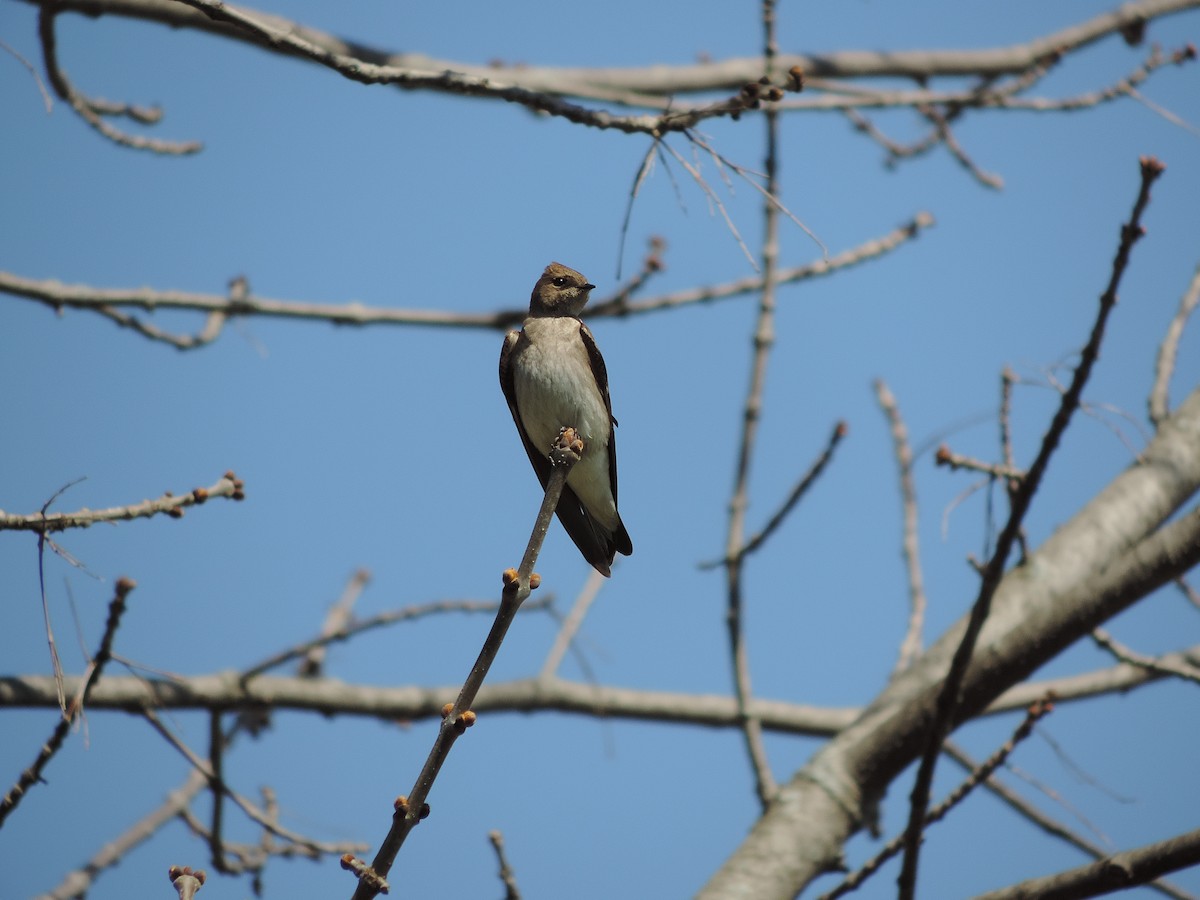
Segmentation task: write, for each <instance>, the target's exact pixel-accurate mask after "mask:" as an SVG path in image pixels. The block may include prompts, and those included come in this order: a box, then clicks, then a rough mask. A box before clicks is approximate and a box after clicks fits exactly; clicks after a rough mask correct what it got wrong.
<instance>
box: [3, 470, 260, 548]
mask: <svg viewBox="0 0 1200 900" xmlns="http://www.w3.org/2000/svg"><path fill="white" fill-rule="evenodd" d="M214 497H227V498H230V499H233V500H244V499H245V485H244V484H243V482H242V480H241V479H240V478H238V477H237V476H236V475H234V474H233V472H226V473H225V474H224V475H223V476H222V477H221V478H220V480H219V481H217V482H216V483H215V484H212V485H210V486H208V487H206V488H193V489H192V490H190V491H188V492H187V493H186V494H180V495H179V496H176V495H174V494H172V493H170V492H168V493H165V494H163V495H162V496H161V497H157V498H156V499H154V500H143V501H142V502H141V503H131V504H130V505H128V506H113V507H109V508H108V509H81V510H78V511H76V512H72V513H49V514H47V513H45V512H36V513H31V514H29V515H20V514H17V513H13V514H9V513H5V512H4V511H3V510H0V531H4V530H9V531H33V532H36V533H38V534H42V535H45V534H51V533H53V532H55V531H65V530H66V529H68V528H88V527H90V526H92V525H95V524H96V523H97V522H122V521H128V520H130V519H148V518H150V517H151V516H156V515H158V514H159V513H166V514H167V515H168V516H170V517H171V518H173V519H177V518H179V517H180V516H182V515H183V511H184V510H185V509H187V508H188V507H189V506H199V505H200V504H202V503H204V502H205V501H207V500H211V499H213V498H214Z"/></svg>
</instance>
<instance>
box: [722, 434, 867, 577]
mask: <svg viewBox="0 0 1200 900" xmlns="http://www.w3.org/2000/svg"><path fill="white" fill-rule="evenodd" d="M849 432H850V429H849V426H848V425H846V423H845V422H838V423H837V425H835V426H834V428H833V431H832V432H831V433H830V435H829V441H828V442H827V443H826V444H825V449H824V450H822V451H821V455H820V456H818V457H817V459H816V460H815V461H814V462H813V464H812V465H811V466H809V467H808V471H806V472H805V473H804V474H803V475H801V476H800V480H799V481H797V482H796V484H795V486H794V487H793V488H792V489H791V491H790V492H788V496H787V498H786V499H785V500H784V501H783V503H782V504H780V506H779V509H777V510H776V511H775V512H774V513H772V514H771V517H770V518H769V519H768V520H767V524H766V525H764V526H763V527H762V530H761V531H759V532H758V533H756V534H755V535H753V536H752V537H751V538H750V540H748V541H746V542H745V544H743V545H742V547H741V549H740V550H739V551H738V556H739V558H740V559H745V558H746V557H747V556H749V555H750V554H751V553H753V552H754V551H756V550H758V549H759V548H760V547H761V546H762V545H763V544H764V543H765V542H766V540H767V538H769V537H770V536H771V535H772V534H773V533H774V532H775V530H776V529H777V528H779V526H780V525H782V524H783V522H784V520H785V519H786V518H787V517H788V514H789V513H791V511H792V510H793V509H794V508H795V507H796V504H797V503H799V502H800V500H801V498H803V497H804V495H805V494H807V493H808V491H809V489H810V488H811V487H812V486H813V485H814V484H815V483H816V480H817V479H818V478H819V477H820V476H821V473H822V472H824V471H825V467H826V466H827V465H829V462H830V460H832V459H833V453H834V451H835V450H837V447H838V444H840V443H841V442H842V439H843V438H845V436H846V435H847V434H849ZM727 563H728V559H714V560H708V561H706V562H702V563H700V569H702V570H706V569H715V568H717V567H719V566H723V565H726V564H727Z"/></svg>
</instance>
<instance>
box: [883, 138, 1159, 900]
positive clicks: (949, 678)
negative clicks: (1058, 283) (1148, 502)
mask: <svg viewBox="0 0 1200 900" xmlns="http://www.w3.org/2000/svg"><path fill="white" fill-rule="evenodd" d="M1164 169H1165V167H1164V166H1163V165H1162V163H1160V162H1159V161H1158V160H1156V159H1154V158H1152V157H1142V159H1141V161H1140V170H1141V187H1140V189H1139V191H1138V196H1137V199H1136V200H1135V201H1134V205H1133V212H1132V213H1131V215H1130V218H1129V222H1128V224H1126V225H1123V226H1122V228H1121V240H1120V243H1119V245H1118V247H1117V253H1116V256H1115V257H1114V259H1113V263H1112V274H1111V276H1110V278H1109V282H1108V287H1107V288H1105V290H1104V293H1103V294H1102V295H1101V297H1100V303H1099V309H1098V311H1097V315H1096V321H1095V324H1094V325H1093V327H1092V333H1091V336H1090V337H1089V338H1088V342H1087V344H1086V345H1085V346H1084V348H1083V351H1082V353H1081V354H1080V359H1079V365H1078V366H1077V367H1076V369H1075V374H1074V377H1073V378H1072V380H1071V386H1070V388H1068V389H1067V391H1066V393H1064V394H1063V397H1062V400H1061V402H1060V404H1059V407H1058V410H1057V411H1056V412H1055V414H1054V418H1053V420H1052V421H1051V423H1050V427H1049V428H1048V429H1047V431H1046V434H1045V435H1044V436H1043V438H1042V446H1041V449H1040V450H1039V452H1038V455H1037V457H1036V458H1035V459H1034V461H1033V464H1032V465H1031V466H1030V467H1029V471H1028V472H1027V473H1026V476H1025V478H1023V479H1022V480H1021V485H1020V487H1019V488H1018V489H1017V490H1016V491H1014V492H1013V494H1012V498H1011V501H1012V502H1011V510H1010V513H1009V517H1008V521H1007V522H1006V523H1005V525H1004V528H1003V529H1002V530H1001V532H1000V535H999V537H998V538H997V540H996V549H995V551H994V552H993V554H992V556H991V558H990V559H989V560H988V563H987V565H986V567H985V568H984V572H983V578H982V583H981V584H980V588H979V596H978V598H977V599H976V601H975V603H974V605H973V606H972V609H971V615H970V618H969V620H968V622H967V627H966V630H965V631H964V633H963V636H962V640H961V642H960V643H959V646H958V649H957V650H956V651H955V653H954V657H953V659H952V660H951V663H950V668H949V670H948V672H947V674H946V679H945V681H944V682H943V684H942V687H941V690H940V691H939V693H938V699H937V705H936V708H935V712H934V716H933V720H932V722H931V723H930V726H929V730H928V732H927V734H926V743H925V749H924V752H923V753H922V755H921V762H920V764H919V766H918V768H917V776H916V782H915V784H914V786H913V789H912V795H911V806H910V810H909V819H908V827H907V829H906V830H905V848H904V863H903V865H902V867H901V870H900V877H899V879H898V884H899V888H900V891H899V897H900V900H912V898H913V896H914V893H915V891H916V879H917V860H918V857H919V854H920V846H921V831H922V826H923V822H924V819H925V810H926V807H927V806H928V803H929V791H930V787H931V785H932V783H933V772H934V768H935V767H936V765H937V758H938V755H939V753H940V751H941V746H942V741H943V740H945V737H946V734H947V733H948V732H949V729H950V725H951V722H952V718H953V716H954V711H955V708H956V707H957V706H958V703H959V691H960V690H961V687H962V682H963V678H964V676H965V675H966V671H967V666H968V665H969V664H970V661H971V656H972V655H973V654H974V651H975V643H976V641H977V639H978V637H979V632H980V631H981V630H982V628H983V623H984V622H985V621H986V619H987V617H988V613H989V610H990V608H991V603H992V598H993V597H994V596H995V593H996V589H997V588H998V587H999V585H1000V581H1001V579H1002V578H1003V577H1004V567H1005V565H1006V563H1007V561H1008V556H1009V553H1010V552H1011V550H1012V547H1013V545H1014V544H1015V543H1016V540H1017V535H1018V533H1019V532H1020V529H1021V524H1022V522H1023V520H1024V517H1025V513H1026V512H1027V511H1028V509H1029V506H1030V504H1031V503H1032V501H1033V496H1034V494H1035V493H1036V492H1037V489H1038V487H1039V485H1040V484H1041V480H1042V476H1043V475H1044V474H1045V471H1046V468H1047V467H1048V466H1049V464H1050V458H1051V456H1053V454H1054V451H1055V450H1056V449H1057V447H1058V443H1059V441H1060V440H1061V439H1062V435H1063V434H1064V433H1065V432H1066V429H1067V425H1068V424H1069V423H1070V421H1071V417H1072V415H1073V414H1074V413H1075V411H1076V410H1077V409H1078V408H1079V400H1080V396H1081V395H1082V393H1083V388H1084V385H1086V384H1087V381H1088V378H1089V376H1090V375H1091V371H1092V367H1093V366H1094V365H1095V362H1096V360H1097V358H1098V357H1099V353H1100V343H1101V340H1102V339H1103V337H1104V328H1105V325H1106V324H1107V321H1108V316H1109V313H1110V312H1111V311H1112V309H1113V307H1114V306H1115V305H1116V302H1117V286H1118V285H1119V284H1120V282H1121V277H1122V276H1123V275H1124V273H1125V268H1126V266H1127V265H1128V263H1129V256H1130V254H1131V252H1132V251H1133V245H1134V244H1135V243H1136V242H1137V240H1138V238H1140V237H1141V236H1142V234H1143V229H1142V225H1141V218H1142V213H1143V212H1144V211H1145V209H1146V206H1147V204H1148V203H1149V202H1150V186H1151V185H1152V184H1153V183H1154V182H1155V180H1157V178H1158V177H1159V176H1160V175H1161V174H1162V173H1163V171H1164Z"/></svg>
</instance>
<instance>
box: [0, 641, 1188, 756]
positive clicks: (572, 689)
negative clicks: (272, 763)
mask: <svg viewBox="0 0 1200 900" xmlns="http://www.w3.org/2000/svg"><path fill="white" fill-rule="evenodd" d="M1160 661H1162V662H1165V663H1177V664H1191V665H1200V645H1198V646H1196V647H1193V648H1190V649H1189V650H1186V651H1182V652H1180V653H1171V654H1167V655H1165V656H1163V657H1161V658H1160ZM1163 677H1164V675H1163V674H1161V673H1155V672H1151V671H1149V670H1147V669H1144V668H1140V667H1138V666H1132V665H1127V664H1121V665H1118V666H1113V667H1111V668H1107V669H1099V670H1097V671H1094V672H1087V673H1082V674H1079V675H1072V676H1068V677H1066V678H1056V679H1048V680H1045V681H1031V682H1027V683H1025V684H1021V685H1017V686H1016V687H1013V688H1010V689H1009V690H1008V691H1005V692H1004V693H1003V694H1001V695H1000V696H999V697H998V698H996V700H995V702H994V703H992V704H991V705H990V706H989V707H988V708H987V710H986V713H985V714H999V713H1006V712H1012V711H1014V710H1022V709H1025V708H1026V707H1028V706H1029V704H1030V703H1033V702H1035V701H1036V700H1037V699H1038V698H1040V697H1045V696H1046V695H1047V694H1050V693H1052V694H1053V695H1054V697H1055V702H1057V703H1059V704H1062V703H1066V702H1070V701H1072V700H1084V699H1088V698H1091V697H1096V696H1100V695H1102V694H1112V693H1123V692H1126V691H1130V690H1133V689H1135V688H1137V687H1140V686H1142V685H1145V684H1148V683H1150V682H1153V681H1158V680H1161V679H1162V678H1163ZM77 683H78V679H77V678H72V677H68V678H66V679H65V681H64V689H65V690H66V691H67V693H68V694H69V693H70V692H71V691H72V690H74V689H75V686H76V685H77ZM457 691H458V688H457V687H455V686H451V685H445V686H433V687H422V686H419V685H411V686H401V687H386V688H384V687H376V686H373V685H357V684H347V683H346V682H342V681H337V680H335V679H329V678H325V679H312V678H305V677H295V678H291V677H276V676H256V677H254V678H251V679H249V680H246V681H244V682H243V675H242V674H241V673H238V672H228V673H222V674H218V675H197V676H193V677H188V678H173V679H170V680H167V679H155V678H140V677H136V678H135V677H132V676H109V677H107V678H105V679H104V681H103V682H101V683H100V684H99V685H97V686H96V688H95V689H94V690H93V692H92V694H91V697H90V699H89V701H88V706H89V708H90V709H91V710H92V711H93V712H95V711H97V710H118V711H124V712H131V713H138V712H141V711H142V710H143V709H145V708H148V707H149V708H154V709H173V710H189V709H191V710H225V711H237V710H245V709H253V710H262V709H265V708H266V709H289V710H304V711H310V712H317V713H321V714H322V715H353V716H370V717H373V718H377V719H380V720H382V721H396V720H399V719H402V720H404V721H410V722H415V721H420V720H422V719H435V718H436V719H440V718H441V714H442V707H443V706H444V705H445V703H446V700H447V699H448V698H450V697H453V696H455V694H456V693H457ZM8 707H20V708H31V709H32V708H44V709H52V708H57V707H58V690H57V686H56V683H55V681H54V678H53V677H51V676H43V675H10V676H3V677H0V709H3V708H8ZM472 708H473V709H474V710H475V711H476V712H478V713H484V712H520V713H530V712H562V713H573V714H578V715H590V716H596V715H603V716H604V717H605V718H608V719H628V720H632V721H653V722H670V723H675V724H680V725H699V726H704V727H711V728H737V727H740V722H741V719H740V717H739V715H738V710H737V702H736V701H735V700H734V699H733V698H732V697H730V696H727V695H724V694H685V693H677V692H672V691H643V690H635V689H632V688H618V687H609V686H605V685H595V684H583V683H579V682H574V681H569V680H566V679H563V678H558V677H549V678H546V677H542V678H536V679H535V678H526V679H517V680H513V681H505V682H498V683H496V684H490V685H488V684H485V685H484V686H483V687H482V688H481V689H480V691H479V695H478V696H477V697H476V698H475V702H474V704H473V706H472ZM750 712H751V714H752V715H753V716H754V717H755V718H757V719H760V720H761V721H762V725H763V728H765V729H768V730H770V731H776V732H780V733H784V734H795V735H811V736H827V735H831V734H835V733H837V732H838V731H841V730H842V729H843V728H845V727H846V725H848V724H849V723H850V722H852V721H853V720H854V719H855V717H857V716H858V715H859V713H860V712H861V710H860V709H858V708H855V707H820V706H811V705H805V704H800V703H791V702H786V701H782V700H769V699H763V698H756V699H752V700H751V701H750Z"/></svg>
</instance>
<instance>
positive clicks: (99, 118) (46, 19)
mask: <svg viewBox="0 0 1200 900" xmlns="http://www.w3.org/2000/svg"><path fill="white" fill-rule="evenodd" d="M62 11H63V9H62V7H60V6H59V5H58V4H57V3H43V4H40V11H39V13H38V36H39V37H40V39H41V42H42V58H43V59H44V61H45V63H46V74H47V76H48V77H49V79H50V84H51V86H52V87H53V88H54V92H55V93H56V94H58V96H59V97H61V98H62V99H63V101H65V102H66V103H67V104H69V105H70V107H71V108H72V109H73V110H75V112H76V113H77V114H78V115H79V117H80V118H81V119H83V121H84V122H86V123H87V124H88V125H90V126H91V127H92V128H93V129H94V130H95V131H97V132H98V133H99V134H101V135H103V136H104V137H106V138H108V139H109V140H110V141H112V142H113V143H116V144H119V145H121V146H123V147H130V148H132V149H134V150H149V151H151V152H153V153H161V154H164V155H167V156H186V155H188V154H191V153H196V152H198V151H199V150H201V149H202V147H203V146H204V145H203V144H201V143H200V142H199V141H184V142H178V141H164V140H158V139H156V138H145V137H139V136H137V135H133V134H127V133H125V132H124V131H121V130H120V129H118V128H114V127H113V126H112V125H110V124H109V123H108V122H107V121H105V118H104V117H105V116H114V115H125V116H129V117H130V118H132V119H135V120H136V121H139V122H142V123H151V122H154V121H157V119H158V118H159V116H160V115H161V114H156V113H155V112H153V111H147V110H143V109H141V108H138V107H130V106H126V105H124V104H114V103H109V102H107V101H103V100H92V99H91V98H89V97H86V96H84V95H83V94H82V93H80V92H79V91H78V90H76V89H75V86H74V85H73V84H71V82H70V80H69V79H68V78H67V75H66V73H65V72H64V71H63V70H62V69H61V68H59V65H58V49H57V39H56V38H55V35H54V22H55V19H56V18H57V17H58V15H59V13H60V12H62Z"/></svg>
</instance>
